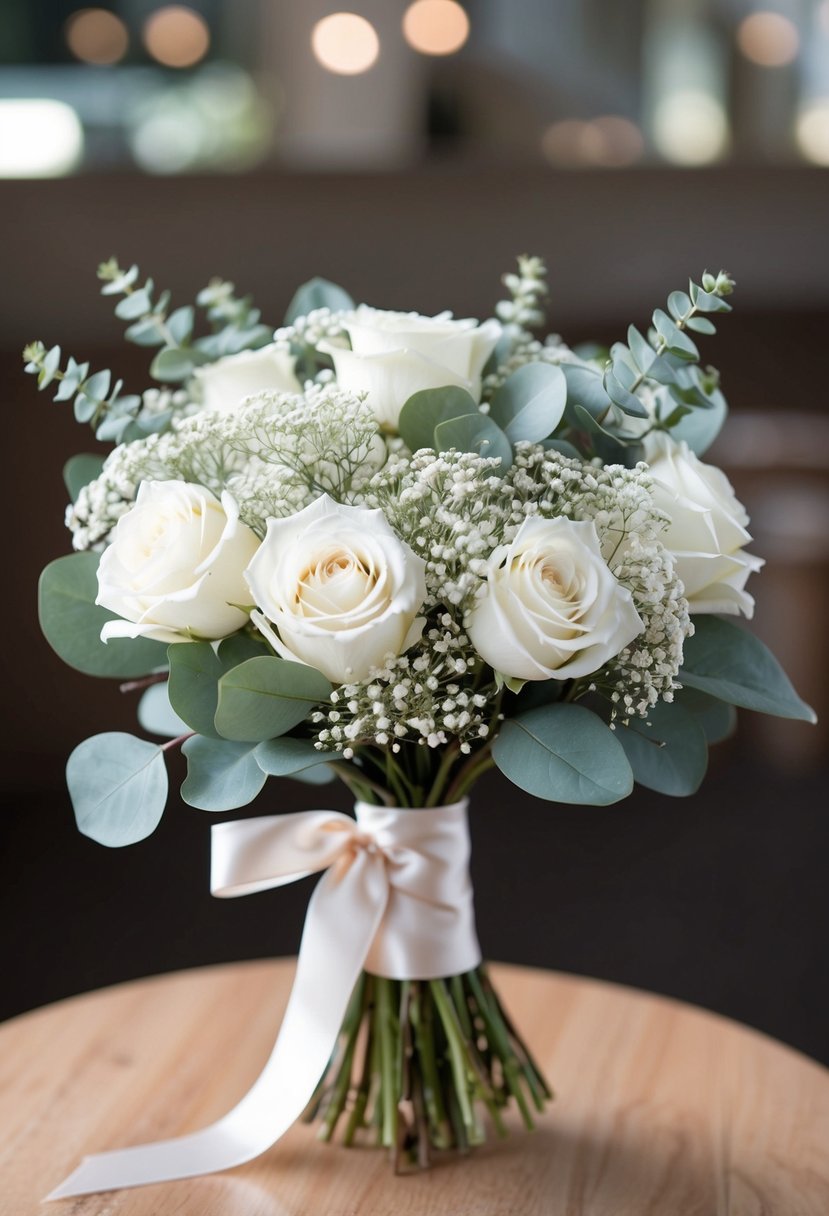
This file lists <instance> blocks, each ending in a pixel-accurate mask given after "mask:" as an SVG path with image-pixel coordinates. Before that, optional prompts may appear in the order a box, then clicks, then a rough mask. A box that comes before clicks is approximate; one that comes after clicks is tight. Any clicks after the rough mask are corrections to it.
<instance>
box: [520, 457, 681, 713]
mask: <svg viewBox="0 0 829 1216" xmlns="http://www.w3.org/2000/svg"><path fill="white" fill-rule="evenodd" d="M510 480H511V482H512V485H513V488H514V490H515V493H516V498H517V499H518V500H519V501H522V502H523V503H524V506H525V509H527V508H528V509H529V511H530V512H535V511H537V512H538V513H539V514H541V515H550V516H554V515H555V516H562V515H563V516H566V517H567V518H569V519H576V520H579V519H588V520H592V521H593V523H594V524H595V527H596V532H597V534H598V536H599V541H600V543H601V546H602V553H603V556H604V558H605V560H606V561H607V564H608V566H609V567H610V569H611V570H612V571H613V573H614V574H615V575H616V578H617V579H618V580H619V582H620V583H622V584H623V585H624V586H626V587H627V588H628V589H629V590H630V592H631V594H632V596H633V602H634V605H635V607H636V610H637V612H638V613H639V616H640V617H641V619H642V621H643V622H644V625H645V628H644V630H643V632H642V633H641V634H640V635H639V636H638V637H637V638H636V639H635V640H634V641H633V642H632V643H631V644H630V646H628V647H626V648H625V649H624V650H623V651H622V652H621V654H620V655H619V656H618V657H617V658H616V659H615V660H614V661H613V662H612V663H611V664H609V665H608V667H607V668H606V669H605V670H604V671H602V672H600V673H598V674H597V675H596V676H595V677H594V678H593V680H592V685H593V687H594V688H595V689H596V690H597V691H600V692H603V693H605V694H606V695H608V696H609V697H610V700H611V702H612V703H613V706H614V710H613V712H614V717H616V716H618V717H620V718H621V719H622V720H627V719H628V718H630V717H634V716H639V717H646V716H647V714H648V712H649V710H650V709H651V708H652V707H653V706H654V705H655V704H656V703H657V701H658V700H659V699H660V698H662V699H664V700H667V701H670V700H671V699H672V697H673V691H674V689H676V688H677V687H678V684H677V675H678V672H679V669H680V667H681V665H682V649H683V643H684V641H685V639H686V637H689V636H690V634H691V633H692V632H693V626H692V625H691V619H690V616H689V613H688V603H687V601H686V599H685V597H684V595H683V588H682V583H681V582H680V581H679V579H678V578H677V576H676V572H675V569H674V560H673V557H672V556H671V554H670V553H669V552H668V550H667V549H666V548H665V546H664V545H663V544H662V541H661V539H660V537H661V534H662V533H663V531H664V529H665V527H666V524H667V522H668V518H667V516H666V515H665V514H664V513H663V512H662V511H660V510H659V509H658V507H657V506H656V505H655V503H654V500H653V497H652V494H651V487H652V479H651V476H650V474H649V472H648V469H647V466H646V465H645V464H638V465H637V466H636V467H635V468H633V469H627V468H624V467H623V466H622V465H606V466H605V467H604V468H596V467H595V466H593V465H588V464H582V463H580V462H579V461H576V460H568V459H567V458H566V457H564V456H560V455H558V453H555V452H545V451H544V450H543V449H541V448H538V447H536V446H534V445H532V444H523V445H518V450H517V452H516V458H515V465H514V466H513V469H512V471H511V475H510ZM506 539H507V540H509V539H511V537H510V536H509V535H507V537H506Z"/></svg>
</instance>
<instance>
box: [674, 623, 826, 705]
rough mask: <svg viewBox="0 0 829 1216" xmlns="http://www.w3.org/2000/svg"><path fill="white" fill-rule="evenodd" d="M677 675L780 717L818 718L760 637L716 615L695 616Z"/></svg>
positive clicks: (691, 684)
mask: <svg viewBox="0 0 829 1216" xmlns="http://www.w3.org/2000/svg"><path fill="white" fill-rule="evenodd" d="M694 626H695V630H696V632H695V633H694V636H693V637H691V638H688V640H687V641H686V643H685V660H684V663H683V666H682V670H681V671H680V673H679V679H680V681H681V682H682V683H683V684H687V685H688V686H689V687H690V688H698V689H700V691H701V692H707V693H710V695H711V696H712V697H717V698H718V699H719V700H721V701H729V702H730V703H731V704H732V705H742V706H743V708H744V709H754V710H757V711H758V712H759V713H763V714H774V715H775V716H777V717H778V718H797V719H800V720H801V721H804V722H816V721H817V715H816V714H815V711H814V710H813V709H812V708H811V707H810V706H808V705H807V704H806V702H805V701H803V700H801V698H800V697H799V696H798V695H797V693H796V692H795V690H794V688H793V687H792V683H791V681H790V679H789V677H788V676H787V675H786V673H785V671H784V670H783V668H782V667H781V666H780V664H779V663H778V661H777V659H776V658H775V657H774V655H773V654H772V653H771V651H770V650H769V649H768V648H767V647H766V646H765V645H764V644H763V643H762V642H761V641H760V639H759V638H757V637H755V636H754V635H753V634H751V633H749V632H748V630H746V629H742V628H741V627H740V626H739V625H735V624H732V622H731V621H726V620H724V619H723V618H722V617H718V616H696V617H695V618H694Z"/></svg>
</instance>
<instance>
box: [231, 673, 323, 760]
mask: <svg viewBox="0 0 829 1216" xmlns="http://www.w3.org/2000/svg"><path fill="white" fill-rule="evenodd" d="M330 692H331V685H330V683H329V682H328V680H326V678H325V676H323V675H320V673H319V672H318V671H316V670H315V669H314V668H313V667H307V666H306V665H305V664H304V663H292V662H290V661H289V660H287V659H277V658H271V657H265V658H257V659H248V660H247V662H245V663H242V664H241V666H238V667H234V668H233V669H232V670H231V671H229V672H228V673H227V674H226V675H224V676H222V678H221V680H220V681H219V703H218V706H217V708H216V717H215V726H216V730H217V731H218V732H219V734H220V735H221V736H222V737H223V738H224V739H232V740H234V741H237V742H246V743H260V742H263V741H264V740H266V739H272V738H275V737H276V736H278V735H283V734H285V732H286V731H289V730H290V729H291V727H293V726H297V725H299V723H300V722H302V721H303V720H304V719H305V718H306V717H307V716H308V714H309V713H310V711H311V709H313V707H314V706H315V705H319V703H320V702H321V701H327V700H328V696H329V694H330Z"/></svg>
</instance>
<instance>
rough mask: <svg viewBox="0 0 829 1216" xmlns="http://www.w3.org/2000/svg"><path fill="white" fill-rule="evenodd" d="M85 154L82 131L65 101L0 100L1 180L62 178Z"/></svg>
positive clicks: (78, 120)
mask: <svg viewBox="0 0 829 1216" xmlns="http://www.w3.org/2000/svg"><path fill="white" fill-rule="evenodd" d="M82 152H83V127H82V126H81V120H80V119H79V118H78V115H77V114H76V113H75V111H74V110H73V109H72V107H71V106H68V105H66V103H65V102H63V101H53V100H51V99H47V98H26V99H25V100H24V99H20V100H17V99H16V98H15V99H12V98H3V99H2V100H0V177H62V176H63V175H64V174H66V173H70V172H71V171H72V169H74V168H75V166H76V165H77V163H78V162H79V160H80V159H81V154H82Z"/></svg>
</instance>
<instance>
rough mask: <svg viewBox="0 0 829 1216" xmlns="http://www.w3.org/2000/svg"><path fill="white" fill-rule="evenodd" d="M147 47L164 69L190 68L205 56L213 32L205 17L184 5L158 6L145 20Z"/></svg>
mask: <svg viewBox="0 0 829 1216" xmlns="http://www.w3.org/2000/svg"><path fill="white" fill-rule="evenodd" d="M143 38H144V46H145V47H146V48H147V51H148V52H149V54H150V55H152V57H153V59H157V60H158V62H159V63H161V64H163V65H164V67H165V68H190V67H192V66H193V64H195V63H198V62H199V60H200V59H204V57H205V55H206V54H207V52H208V49H209V47H210V31H209V29H208V28H207V22H206V21H205V19H204V17H202V16H201V15H200V14H199V13H197V12H195V11H194V10H193V9H192V8H187V7H186V6H185V5H183V4H171V5H169V6H168V7H166V8H160V9H157V10H156V12H154V13H152V14H151V16H149V17H148V18H147V20H146V22H145V23H144V31H143Z"/></svg>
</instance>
